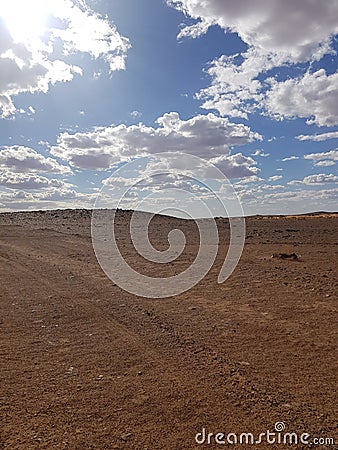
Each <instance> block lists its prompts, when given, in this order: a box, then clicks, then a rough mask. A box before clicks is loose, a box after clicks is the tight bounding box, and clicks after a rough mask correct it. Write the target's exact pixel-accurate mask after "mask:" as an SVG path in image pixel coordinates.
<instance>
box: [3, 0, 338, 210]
mask: <svg viewBox="0 0 338 450" xmlns="http://www.w3.org/2000/svg"><path fill="white" fill-rule="evenodd" d="M299 5H300V6H298V2H294V1H291V0H286V1H285V0H284V1H281V0H273V1H270V2H267V1H263V0H251V1H249V0H237V1H234V0H204V1H203V2H202V1H198V0H181V1H178V0H171V1H169V0H168V1H164V0H163V1H159V0H141V1H140V0H125V1H124V2H118V1H111V0H110V1H108V0H97V1H94V0H92V1H89V0H87V1H83V0H81V1H75V0H52V1H50V2H44V1H42V0H34V1H31V2H26V1H24V0H4V1H3V2H1V5H0V136H1V142H0V174H1V175H0V211H8V210H26V209H50V208H67V207H71V208H76V207H87V208H89V207H91V206H92V205H93V203H94V202H95V199H96V197H97V195H98V193H99V191H100V189H101V188H102V186H104V185H107V183H108V182H107V180H108V178H109V177H110V175H111V174H112V173H113V171H114V170H115V169H116V168H118V167H121V166H123V165H124V164H128V163H130V162H132V161H134V160H135V159H136V158H138V157H144V156H148V157H149V164H147V165H145V166H144V165H142V167H141V168H140V171H139V173H136V172H135V171H134V172H133V173H131V174H129V175H128V176H127V179H126V180H122V179H121V177H119V179H118V180H116V186H115V188H114V190H113V191H112V192H113V193H112V195H117V196H118V194H119V192H120V191H119V189H120V187H121V186H122V185H123V184H124V185H130V179H133V178H135V179H137V178H139V177H140V176H141V177H144V178H145V179H146V180H148V182H149V183H150V184H149V185H148V186H147V189H145V188H144V189H142V188H141V189H139V190H138V192H137V193H136V194H135V198H136V197H137V195H138V198H143V197H144V195H145V193H147V195H149V193H151V192H154V193H155V192H156V202H157V203H161V202H162V205H163V207H165V205H166V202H167V200H168V197H169V195H168V194H166V190H165V187H166V186H171V187H173V186H174V187H180V188H182V189H183V188H184V183H183V180H184V177H185V178H186V177H192V176H193V175H194V174H193V173H191V171H190V172H189V170H190V168H189V166H188V165H187V167H185V166H184V163H183V162H182V164H181V165H180V167H179V169H178V168H177V167H175V170H176V173H175V174H174V173H170V174H168V175H167V179H166V180H165V181H164V179H163V177H162V178H161V185H160V186H155V185H154V183H153V181H152V182H150V181H149V180H150V178H151V176H152V175H151V170H152V168H153V167H154V166H156V164H154V160H153V155H154V154H155V153H157V154H158V153H160V154H161V153H162V152H169V153H172V154H173V155H177V153H179V154H182V153H187V154H192V155H195V156H198V157H200V158H202V159H204V160H206V161H208V162H210V163H212V164H215V165H216V167H218V168H219V169H220V170H221V171H222V172H223V174H224V175H225V176H226V177H227V178H228V179H230V181H231V183H232V185H233V186H234V189H235V191H236V193H237V195H238V197H239V199H240V201H241V203H242V206H243V209H244V212H245V214H270V213H274V214H276V213H277V214H288V213H303V212H309V211H316V210H328V211H336V210H337V192H338V188H337V182H338V176H337V160H338V149H337V147H338V128H337V125H338V72H337V50H338V40H337V33H338V2H337V1H336V0H328V1H326V2H313V1H312V0H304V1H303V2H301V3H299ZM182 161H183V160H182ZM209 182H211V183H212V180H209ZM197 184H198V183H197ZM110 185H111V181H110ZM213 185H214V186H215V189H216V191H217V189H218V190H219V192H218V191H217V192H216V194H217V193H218V194H219V193H221V192H222V189H221V185H222V183H221V182H220V180H218V181H217V182H215V183H214V184H213ZM187 186H188V191H189V189H190V188H191V186H190V184H189V183H188V184H186V187H187ZM189 186H190V187H189ZM194 192H197V191H196V189H195V190H194ZM200 195H201V197H202V198H203V195H204V193H203V191H202V190H201V192H200ZM161 199H162V200H161ZM129 206H131V207H134V206H135V203H132V204H130V205H129ZM126 207H128V203H126ZM215 214H216V215H217V211H215Z"/></svg>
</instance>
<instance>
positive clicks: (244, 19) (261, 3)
mask: <svg viewBox="0 0 338 450" xmlns="http://www.w3.org/2000/svg"><path fill="white" fill-rule="evenodd" d="M167 3H168V4H170V5H172V6H174V7H175V8H176V9H178V10H181V11H182V12H184V13H185V14H186V15H187V16H189V17H192V18H194V19H197V20H199V22H198V23H199V24H200V25H199V26H198V25H197V26H195V28H194V27H191V26H190V31H188V32H187V31H185V30H184V29H183V30H182V31H181V32H180V35H179V36H180V37H183V36H184V35H188V36H190V37H195V36H198V33H197V32H196V30H197V31H198V30H200V31H201V32H202V33H204V32H205V26H211V25H215V24H217V25H219V26H220V27H222V28H223V29H224V30H231V31H233V32H236V33H238V35H239V37H240V38H241V39H242V40H243V41H244V42H246V43H247V44H248V45H250V46H253V47H255V48H259V49H262V50H263V51H265V52H270V53H275V52H276V53H279V54H281V55H284V56H283V57H284V59H292V60H294V61H304V60H307V59H310V58H313V57H315V56H316V55H322V54H323V51H325V50H323V47H326V46H327V45H328V40H329V39H330V36H331V35H333V34H336V33H337V32H338V5H337V2H336V1H335V0H327V1H326V2H316V1H313V0H303V1H302V2H295V1H294V0H283V1H282V0H271V1H269V2H266V1H265V0H241V1H238V0H228V1H227V2H224V0H204V1H203V2H202V1H200V0H167ZM188 30H189V29H188ZM191 30H193V31H191ZM286 30H287V32H286ZM317 57H319V56H317Z"/></svg>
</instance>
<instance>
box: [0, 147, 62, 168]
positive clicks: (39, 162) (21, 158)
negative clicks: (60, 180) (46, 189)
mask: <svg viewBox="0 0 338 450" xmlns="http://www.w3.org/2000/svg"><path fill="white" fill-rule="evenodd" d="M0 167H1V169H2V170H5V169H9V170H11V171H12V172H34V173H36V172H37V173H41V172H44V173H55V174H63V175H66V174H70V173H71V170H70V168H69V167H68V166H64V165H61V164H59V163H58V162H57V161H56V160H55V159H53V158H46V157H45V156H43V155H41V154H40V153H38V152H36V151H35V150H33V149H32V148H29V147H25V146H20V145H13V146H4V147H2V148H0Z"/></svg>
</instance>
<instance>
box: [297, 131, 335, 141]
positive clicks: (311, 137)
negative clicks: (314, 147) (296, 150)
mask: <svg viewBox="0 0 338 450" xmlns="http://www.w3.org/2000/svg"><path fill="white" fill-rule="evenodd" d="M336 138H338V131H330V132H329V133H321V134H300V135H299V136H296V139H298V140H299V141H317V142H318V141H319V142H320V141H326V140H327V139H336Z"/></svg>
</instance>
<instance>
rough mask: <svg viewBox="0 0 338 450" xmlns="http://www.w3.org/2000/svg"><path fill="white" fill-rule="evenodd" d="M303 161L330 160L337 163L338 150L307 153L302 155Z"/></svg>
mask: <svg viewBox="0 0 338 450" xmlns="http://www.w3.org/2000/svg"><path fill="white" fill-rule="evenodd" d="M304 158H305V159H312V160H313V161H323V160H328V159H329V160H331V161H338V149H336V150H330V151H328V152H319V153H308V154H306V155H304Z"/></svg>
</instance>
